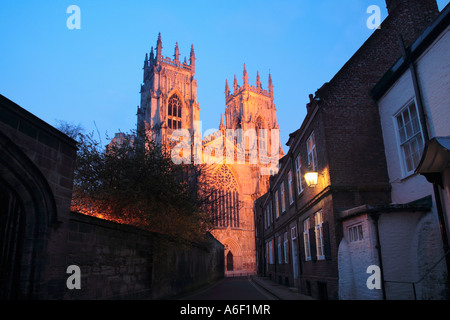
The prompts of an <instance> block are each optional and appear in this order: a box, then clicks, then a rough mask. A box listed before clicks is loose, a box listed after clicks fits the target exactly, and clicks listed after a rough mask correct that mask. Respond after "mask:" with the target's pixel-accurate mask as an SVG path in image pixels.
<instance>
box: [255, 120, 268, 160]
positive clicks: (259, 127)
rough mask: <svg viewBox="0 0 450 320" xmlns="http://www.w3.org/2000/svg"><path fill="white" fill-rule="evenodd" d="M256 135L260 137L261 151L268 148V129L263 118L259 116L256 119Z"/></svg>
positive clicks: (259, 145) (259, 147)
mask: <svg viewBox="0 0 450 320" xmlns="http://www.w3.org/2000/svg"><path fill="white" fill-rule="evenodd" d="M256 135H257V139H258V149H259V151H260V152H263V151H266V150H267V129H266V128H265V126H264V122H263V120H262V119H261V118H260V117H259V118H258V120H257V121H256Z"/></svg>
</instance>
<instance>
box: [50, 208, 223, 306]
mask: <svg viewBox="0 0 450 320" xmlns="http://www.w3.org/2000/svg"><path fill="white" fill-rule="evenodd" d="M68 227H69V230H68V233H67V237H68V240H67V244H68V246H67V248H68V249H67V254H66V265H67V267H68V266H70V265H77V266H79V267H80V270H81V289H72V290H69V289H68V288H67V286H66V283H65V282H66V280H67V278H69V277H70V275H71V274H66V270H60V272H61V275H64V276H63V277H62V278H61V280H60V281H61V282H60V285H59V286H58V287H59V288H60V290H55V291H53V292H49V295H50V296H49V298H56V299H59V298H63V299H84V300H85V299H89V300H91V299H166V298H171V297H173V296H175V295H178V294H182V293H184V292H187V291H190V290H194V289H197V288H199V287H201V286H203V285H206V284H208V283H210V282H213V281H215V280H217V279H220V278H221V277H223V274H224V270H223V246H222V245H221V244H220V243H219V242H218V241H217V240H215V239H214V238H213V237H212V236H211V235H208V237H207V241H206V242H205V243H202V244H186V243H184V244H181V243H176V242H173V241H171V240H169V239H168V238H167V237H164V236H163V235H160V234H156V233H151V232H147V231H144V230H141V229H138V228H135V227H132V226H126V225H120V224H117V223H114V222H110V221H105V220H101V219H98V218H93V217H90V216H85V215H82V214H79V213H71V217H70V222H69V226H68ZM52 287H53V288H55V286H52Z"/></svg>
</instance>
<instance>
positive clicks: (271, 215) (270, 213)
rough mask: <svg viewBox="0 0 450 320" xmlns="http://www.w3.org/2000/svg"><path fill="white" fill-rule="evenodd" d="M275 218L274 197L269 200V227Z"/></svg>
mask: <svg viewBox="0 0 450 320" xmlns="http://www.w3.org/2000/svg"><path fill="white" fill-rule="evenodd" d="M272 220H273V213H272V199H270V201H269V227H270V224H271V223H272Z"/></svg>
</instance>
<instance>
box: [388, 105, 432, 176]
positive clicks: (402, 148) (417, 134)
mask: <svg viewBox="0 0 450 320" xmlns="http://www.w3.org/2000/svg"><path fill="white" fill-rule="evenodd" d="M412 105H414V111H415V113H414V115H415V116H416V121H417V123H416V126H417V128H416V129H417V130H414V125H413V121H411V119H412V118H411V112H410V107H411V106H412ZM405 112H408V115H409V119H410V121H409V123H410V126H411V135H409V136H408V132H407V129H406V127H407V124H406V123H405V118H404V114H405ZM399 117H401V121H402V127H401V128H400V127H399V123H398V118H399ZM393 122H394V128H395V135H396V139H397V148H398V153H399V158H400V164H401V165H400V166H401V168H402V174H403V177H407V176H409V175H412V174H414V171H415V170H416V167H417V165H418V164H419V162H420V159H421V156H422V153H423V149H424V145H425V141H424V137H423V129H422V125H421V123H420V117H419V112H418V110H417V103H416V100H415V99H412V100H410V101H409V102H408V103H406V104H405V105H404V106H403V107H402V108H401V109H400V110H399V111H398V112H397V113H396V114H394V116H393ZM401 129H403V130H401ZM401 131H403V135H404V138H403V137H402V134H401ZM414 142H417V145H416V147H417V149H418V150H417V153H416V154H417V156H416V160H415V161H414V158H411V161H412V168H411V169H410V170H408V163H407V159H406V158H407V157H406V155H405V153H407V148H409V150H410V153H409V154H410V155H411V156H413V155H414V154H415V152H412V151H411V146H412V145H413V144H414Z"/></svg>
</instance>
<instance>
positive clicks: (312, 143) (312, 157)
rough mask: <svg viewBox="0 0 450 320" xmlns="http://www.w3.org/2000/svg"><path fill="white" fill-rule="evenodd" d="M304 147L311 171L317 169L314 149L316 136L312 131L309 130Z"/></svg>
mask: <svg viewBox="0 0 450 320" xmlns="http://www.w3.org/2000/svg"><path fill="white" fill-rule="evenodd" d="M306 149H307V150H308V165H309V166H310V169H311V170H312V171H317V170H318V165H317V151H316V137H315V135H314V131H313V132H311V135H310V136H309V138H308V140H307V142H306Z"/></svg>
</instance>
